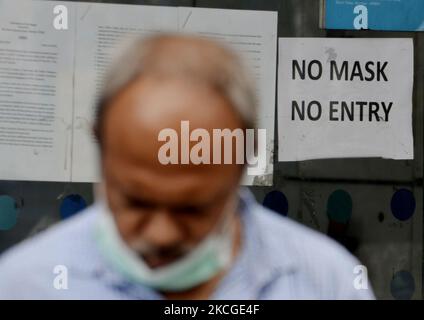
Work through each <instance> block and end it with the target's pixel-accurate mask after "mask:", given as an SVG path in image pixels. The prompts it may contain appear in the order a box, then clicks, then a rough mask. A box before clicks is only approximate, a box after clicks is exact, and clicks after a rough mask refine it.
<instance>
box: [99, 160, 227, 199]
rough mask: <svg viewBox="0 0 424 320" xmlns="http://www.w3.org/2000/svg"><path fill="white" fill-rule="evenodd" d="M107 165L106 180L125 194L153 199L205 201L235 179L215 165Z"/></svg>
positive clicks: (219, 194)
mask: <svg viewBox="0 0 424 320" xmlns="http://www.w3.org/2000/svg"><path fill="white" fill-rule="evenodd" d="M106 169H107V170H106V172H105V174H106V178H107V181H109V182H112V183H113V184H114V185H115V186H116V187H118V188H119V189H120V190H121V192H123V193H124V194H125V195H126V196H130V197H133V198H140V199H144V200H149V201H153V202H167V203H175V204H178V203H184V202H189V203H196V201H197V202H199V203H205V202H208V201H212V200H214V199H215V198H219V197H220V196H222V195H224V194H225V193H226V192H228V191H229V190H230V189H231V187H233V185H234V183H235V182H234V181H233V180H232V179H230V176H231V175H229V174H225V173H223V172H221V173H219V172H218V171H217V168H214V167H209V168H204V169H203V170H202V169H199V168H198V167H197V168H192V169H195V170H190V169H189V168H187V166H183V165H175V166H173V167H171V166H170V167H169V168H168V170H157V169H152V168H151V167H148V166H147V167H144V166H140V165H124V164H121V165H119V164H118V165H116V164H115V165H112V166H108V165H107V164H106ZM219 177H221V178H219Z"/></svg>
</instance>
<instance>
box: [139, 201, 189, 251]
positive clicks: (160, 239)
mask: <svg viewBox="0 0 424 320" xmlns="http://www.w3.org/2000/svg"><path fill="white" fill-rule="evenodd" d="M142 233H143V240H144V241H146V242H147V243H149V244H150V245H151V246H155V247H172V246H174V245H175V244H176V243H179V242H180V241H182V240H183V239H182V238H183V230H181V227H180V226H179V225H178V223H177V222H176V221H175V219H173V218H172V213H170V212H168V211H167V210H163V209H159V210H155V211H154V212H152V213H151V214H150V217H149V219H148V221H146V223H145V225H144V227H143V230H142Z"/></svg>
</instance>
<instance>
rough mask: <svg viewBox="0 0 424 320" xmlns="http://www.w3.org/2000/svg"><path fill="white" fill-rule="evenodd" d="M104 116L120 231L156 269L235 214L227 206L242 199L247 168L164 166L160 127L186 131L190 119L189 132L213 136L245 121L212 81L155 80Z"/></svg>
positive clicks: (134, 88)
mask: <svg viewBox="0 0 424 320" xmlns="http://www.w3.org/2000/svg"><path fill="white" fill-rule="evenodd" d="M105 117H106V118H105V121H104V127H103V130H104V131H103V150H102V168H103V177H104V184H105V190H106V197H107V200H108V204H109V206H110V208H111V210H112V212H113V213H114V215H115V221H116V224H117V227H118V230H119V231H120V234H121V236H122V238H123V239H124V241H125V242H126V243H127V244H128V245H129V246H130V247H131V248H133V249H135V250H136V251H137V252H138V253H139V254H140V256H142V257H143V258H144V259H145V261H146V262H147V263H148V264H149V265H150V266H151V267H158V266H163V265H166V264H168V263H170V262H172V261H175V260H176V259H178V258H180V257H181V256H182V255H184V254H186V253H187V252H188V251H190V250H191V249H192V248H193V247H194V246H195V245H196V244H198V243H199V241H201V240H202V239H203V238H204V237H205V236H206V235H207V234H208V233H209V232H211V230H213V228H214V227H215V226H216V225H217V224H218V223H219V221H221V220H222V218H223V215H225V214H229V212H226V211H225V210H224V209H225V208H226V204H227V203H228V201H229V200H231V198H232V197H235V196H236V191H237V188H238V183H239V180H240V177H241V174H242V167H241V165H236V164H234V165H229V164H225V165H194V164H186V165H183V164H169V165H162V164H161V163H160V162H159V160H158V151H159V148H160V147H161V146H162V145H163V144H164V142H160V141H158V134H159V131H161V130H162V129H166V128H171V129H174V130H176V132H178V134H179V135H180V123H181V121H184V120H188V121H189V122H190V130H193V129H195V128H204V129H206V130H208V131H209V132H210V133H212V129H224V128H229V129H231V130H233V129H235V128H243V125H242V122H241V120H240V119H239V118H238V117H237V116H236V115H235V113H234V111H233V110H232V108H231V106H230V105H229V104H228V102H227V100H226V99H224V98H223V97H221V96H220V95H219V94H217V93H216V92H214V91H213V90H211V89H210V88H207V87H206V86H202V85H199V84H195V83H187V82H184V81H182V80H178V79H172V80H171V79H168V80H165V81H164V80H159V79H152V78H147V79H139V80H137V81H135V82H133V83H132V84H131V85H129V86H128V87H127V88H125V89H124V90H123V91H122V92H121V93H119V94H118V95H117V96H116V97H115V98H114V99H113V100H112V101H111V102H110V104H109V106H108V111H107V113H106V116H105ZM210 136H211V137H212V134H210ZM195 143H196V142H194V143H190V145H191V146H192V145H194V144H195ZM180 148H181V146H180V144H179V146H178V149H179V150H181V149H180ZM211 152H212V151H211ZM179 159H181V154H180V157H179Z"/></svg>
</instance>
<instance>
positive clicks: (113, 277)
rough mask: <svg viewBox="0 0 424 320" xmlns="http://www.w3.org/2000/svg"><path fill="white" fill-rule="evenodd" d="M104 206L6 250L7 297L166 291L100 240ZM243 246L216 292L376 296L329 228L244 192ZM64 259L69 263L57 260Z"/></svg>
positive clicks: (3, 280) (2, 281)
mask: <svg viewBox="0 0 424 320" xmlns="http://www.w3.org/2000/svg"><path fill="white" fill-rule="evenodd" d="M99 208H100V206H99V205H96V204H94V205H93V206H91V207H89V208H88V209H86V210H85V211H83V212H82V213H81V214H79V215H77V216H75V217H73V218H70V219H69V220H67V221H66V222H62V223H59V224H58V225H55V226H53V227H51V228H50V229H48V230H47V231H45V232H43V233H41V234H39V235H37V236H35V237H34V238H32V239H29V240H26V241H24V242H23V243H21V244H19V245H17V246H15V247H14V248H12V249H11V250H8V251H7V252H6V253H4V254H3V255H2V256H0V299H163V296H162V295H160V294H159V293H158V292H155V291H154V290H152V289H151V288H148V287H145V286H143V285H140V284H136V283H132V282H130V281H129V280H127V279H126V278H125V277H124V276H122V275H121V274H119V273H118V272H117V271H115V270H113V269H112V268H111V266H109V265H108V263H107V262H106V261H105V260H104V258H103V256H101V253H100V251H99V250H98V248H97V244H96V241H95V240H94V226H95V224H96V221H97V220H96V219H97V216H98V212H99V210H100V209H99ZM239 212H240V214H241V218H242V224H243V238H242V246H241V250H240V252H239V254H238V256H237V258H236V260H235V262H234V264H233V265H232V267H231V269H230V270H229V271H228V273H227V274H226V275H225V277H224V278H223V280H222V281H221V282H220V284H219V285H218V287H217V289H216V290H215V292H214V294H213V295H212V296H211V299H373V298H374V295H373V292H372V290H371V287H370V286H369V284H368V289H364V287H363V286H361V287H359V288H355V285H354V282H355V278H356V277H358V274H356V273H354V268H355V266H357V265H359V264H360V263H359V262H358V261H357V260H356V259H355V258H353V257H352V256H351V255H350V254H349V253H348V252H347V251H346V250H345V249H344V248H342V247H341V246H340V245H338V244H337V243H335V242H334V241H332V240H330V239H329V238H328V237H326V236H325V235H322V234H320V233H318V232H315V231H313V230H311V229H309V228H307V227H305V226H302V225H300V224H298V223H296V222H294V221H292V220H290V219H289V218H285V217H282V216H280V215H278V214H276V213H274V212H272V211H269V210H267V209H266V208H264V207H262V206H261V205H259V204H258V203H257V202H256V201H255V200H254V198H253V196H252V195H251V194H250V193H249V192H248V191H247V190H243V191H242V192H241V202H240V210H239ZM57 266H61V267H57Z"/></svg>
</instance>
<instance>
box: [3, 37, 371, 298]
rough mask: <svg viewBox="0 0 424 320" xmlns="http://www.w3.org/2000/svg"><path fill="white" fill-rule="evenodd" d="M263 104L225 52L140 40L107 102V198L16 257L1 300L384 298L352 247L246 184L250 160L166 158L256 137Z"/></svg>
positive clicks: (183, 40)
mask: <svg viewBox="0 0 424 320" xmlns="http://www.w3.org/2000/svg"><path fill="white" fill-rule="evenodd" d="M255 108H256V99H255V88H254V86H253V85H252V84H251V81H250V78H249V76H248V75H247V73H246V71H245V69H244V68H243V66H242V63H241V61H240V60H239V59H238V57H237V56H236V55H235V54H234V53H233V52H231V51H230V50H228V49H226V48H225V47H222V46H221V45H218V44H216V43H214V42H211V41H208V40H204V39H200V38H196V37H190V36H172V35H163V36H157V37H153V38H150V39H147V40H145V41H143V42H140V43H137V44H136V45H135V46H134V47H133V48H132V49H131V50H129V51H128V52H127V54H126V55H124V57H123V58H122V59H121V60H120V61H119V62H118V63H117V65H116V66H115V68H113V69H112V72H111V74H110V77H109V78H108V79H107V81H106V84H105V88H104V91H103V94H102V95H101V98H100V103H99V106H98V114H97V120H96V121H97V122H96V126H95V132H96V136H97V139H98V142H99V146H100V155H101V168H102V176H103V181H102V184H101V185H100V187H99V189H98V191H97V196H98V199H97V201H96V203H95V204H94V205H93V206H91V207H90V208H88V209H87V210H86V211H85V212H82V213H81V214H79V215H78V216H77V217H75V218H72V219H70V220H68V221H67V222H64V223H61V224H59V225H57V226H54V227H51V228H50V229H49V230H48V231H46V232H44V233H42V234H40V235H38V236H36V237H35V238H33V239H30V240H27V241H25V242H24V243H22V244H20V245H18V246H16V247H15V248H13V249H11V250H10V251H8V252H7V253H6V254H4V255H3V256H2V258H1V259H0V298H37V299H43V298H70V299H164V298H175V299H358V298H372V297H373V294H372V292H371V289H365V290H364V289H362V290H359V289H358V288H355V287H354V279H355V277H356V274H354V273H353V272H354V267H355V266H356V265H358V262H357V261H355V260H354V259H353V258H352V257H351V256H350V255H349V254H348V253H347V252H345V250H344V249H342V248H341V247H340V246H339V245H337V244H336V243H334V242H332V241H331V240H329V239H327V238H326V237H325V236H322V235H320V234H318V233H316V232H314V231H312V230H309V229H307V228H306V227H303V226H301V225H299V224H297V223H295V222H293V221H291V220H289V219H287V218H283V217H280V216H278V215H277V214H274V213H273V212H271V211H268V210H267V209H265V208H263V207H262V206H260V205H259V204H257V203H256V202H255V200H254V198H253V197H252V196H251V195H250V193H249V192H248V191H247V190H245V189H242V188H240V180H241V178H242V176H243V173H244V171H245V169H246V165H244V164H239V163H233V164H200V165H199V164H193V163H189V164H181V162H182V160H183V159H181V158H182V155H181V154H180V155H178V160H179V164H169V165H164V164H163V163H162V162H161V161H159V159H158V155H159V154H160V152H161V147H163V145H164V142H163V141H159V140H160V139H158V137H159V136H160V132H161V131H162V130H163V129H165V128H167V129H174V130H175V131H176V132H180V129H181V123H182V121H188V122H189V123H190V128H192V129H194V128H201V129H204V130H206V131H205V132H208V133H212V132H213V130H214V129H226V128H228V129H230V130H236V129H242V130H246V129H249V128H253V123H254V119H255ZM178 142H179V144H181V146H180V147H181V148H182V144H183V143H184V142H183V141H182V139H181V137H179V139H178ZM191 144H192V143H191ZM222 151H223V152H224V153H225V151H227V150H222ZM169 152H170V151H169ZM215 152H217V151H216V150H215ZM208 156H210V157H211V158H212V156H213V155H212V154H211V155H208ZM58 266H60V267H59V270H65V271H66V272H65V273H66V279H62V280H63V281H66V285H65V286H64V285H63V283H62V286H61V285H60V283H59V284H58V283H57V281H55V279H56V280H57V277H58V275H57V274H55V272H56V271H57V270H58V269H57V267H58ZM60 268H62V269H60ZM55 270H56V271H55Z"/></svg>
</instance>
